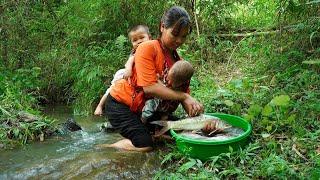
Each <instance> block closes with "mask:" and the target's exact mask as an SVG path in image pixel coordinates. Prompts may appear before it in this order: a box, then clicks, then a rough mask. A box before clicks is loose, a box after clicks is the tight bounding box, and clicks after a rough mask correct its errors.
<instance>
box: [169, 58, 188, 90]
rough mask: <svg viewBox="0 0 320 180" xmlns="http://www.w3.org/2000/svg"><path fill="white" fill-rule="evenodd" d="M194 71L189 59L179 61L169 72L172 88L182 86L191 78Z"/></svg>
mask: <svg viewBox="0 0 320 180" xmlns="http://www.w3.org/2000/svg"><path fill="white" fill-rule="evenodd" d="M193 73H194V69H193V67H192V65H191V64H190V63H189V62H188V61H177V62H176V63H174V64H173V66H172V67H171V69H170V70H169V72H168V81H169V84H171V86H172V88H174V89H175V88H180V87H181V86H183V85H184V84H186V83H188V82H189V81H190V80H191V77H192V75H193Z"/></svg>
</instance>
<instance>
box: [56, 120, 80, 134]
mask: <svg viewBox="0 0 320 180" xmlns="http://www.w3.org/2000/svg"><path fill="white" fill-rule="evenodd" d="M79 130H82V128H81V126H80V125H79V124H78V123H77V122H76V121H75V120H74V119H73V118H68V120H67V121H66V122H64V123H62V124H60V128H59V129H58V134H61V135H64V134H68V133H69V132H74V131H79Z"/></svg>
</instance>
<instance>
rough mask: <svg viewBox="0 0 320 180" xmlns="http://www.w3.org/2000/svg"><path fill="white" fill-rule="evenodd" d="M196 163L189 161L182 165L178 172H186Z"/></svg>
mask: <svg viewBox="0 0 320 180" xmlns="http://www.w3.org/2000/svg"><path fill="white" fill-rule="evenodd" d="M196 163H197V161H196V160H195V159H190V161H188V162H186V163H184V164H183V165H182V166H180V168H179V170H178V171H179V172H182V171H187V170H188V169H190V168H192V167H193V166H194V165H195V164H196Z"/></svg>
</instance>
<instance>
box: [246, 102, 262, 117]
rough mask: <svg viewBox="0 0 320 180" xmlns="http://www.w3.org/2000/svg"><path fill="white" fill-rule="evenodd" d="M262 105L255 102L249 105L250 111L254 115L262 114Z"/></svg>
mask: <svg viewBox="0 0 320 180" xmlns="http://www.w3.org/2000/svg"><path fill="white" fill-rule="evenodd" d="M261 109H262V107H261V106H259V105H256V104H253V105H251V106H250V107H249V109H248V112H249V114H252V115H253V116H257V115H259V114H260V112H261Z"/></svg>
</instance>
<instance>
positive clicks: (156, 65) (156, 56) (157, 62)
mask: <svg viewBox="0 0 320 180" xmlns="http://www.w3.org/2000/svg"><path fill="white" fill-rule="evenodd" d="M134 61H135V65H134V68H133V73H132V77H131V78H129V80H126V79H121V80H119V81H117V82H116V83H115V84H114V85H113V86H112V87H111V90H110V95H111V96H112V97H113V98H115V99H116V100H117V101H118V102H120V103H123V104H126V105H128V106H129V107H130V106H131V105H132V96H133V93H134V90H135V89H134V87H132V86H131V85H130V80H135V79H136V85H137V87H146V86H150V85H153V84H155V83H157V80H158V77H157V74H160V75H162V71H163V69H164V54H163V51H162V49H161V46H160V44H159V41H157V40H151V41H146V42H143V43H141V44H140V45H139V47H138V48H137V51H136V53H135V60H134ZM137 72H138V73H137Z"/></svg>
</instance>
